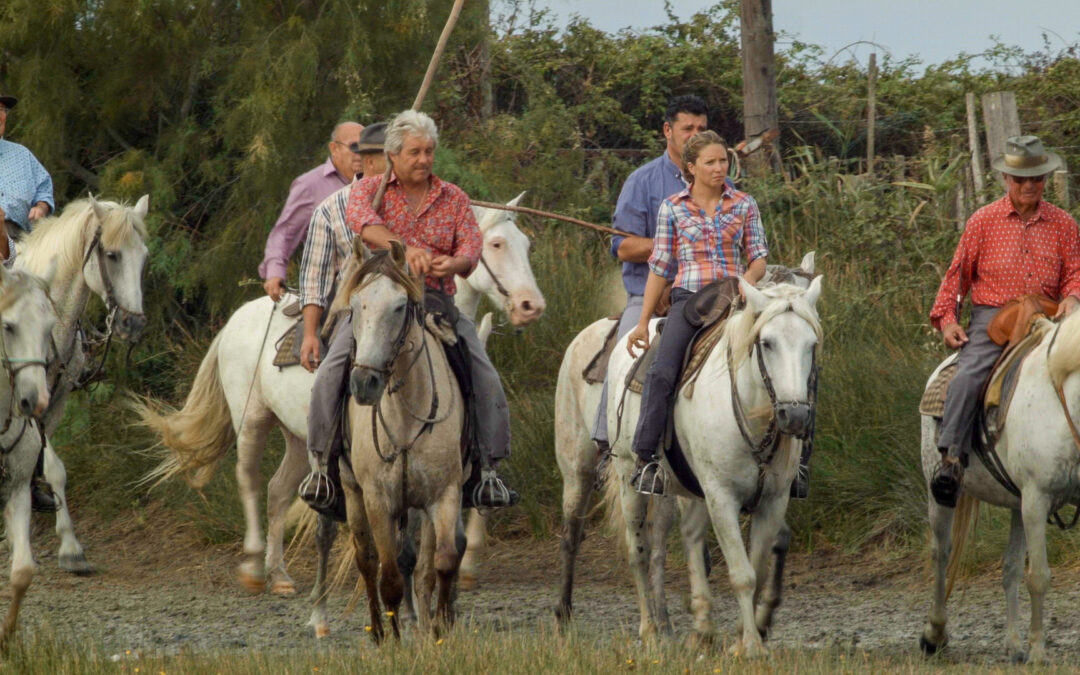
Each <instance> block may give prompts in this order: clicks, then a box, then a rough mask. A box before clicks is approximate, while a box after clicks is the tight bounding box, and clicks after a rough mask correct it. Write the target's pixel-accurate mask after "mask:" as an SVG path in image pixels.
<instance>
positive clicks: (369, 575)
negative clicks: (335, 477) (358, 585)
mask: <svg viewBox="0 0 1080 675" xmlns="http://www.w3.org/2000/svg"><path fill="white" fill-rule="evenodd" d="M342 487H343V488H344V490H345V517H346V520H347V521H348V523H349V532H350V534H351V535H352V543H353V558H354V560H355V561H356V567H357V569H358V570H360V578H361V579H363V580H364V589H365V591H366V594H367V600H368V614H369V615H370V617H371V624H370V625H369V626H368V627H367V629H368V630H369V631H370V632H371V638H372V639H373V640H374V641H375V644H380V643H381V642H382V640H383V637H384V636H385V633H384V631H383V623H382V606H381V605H380V604H379V585H378V581H379V557H378V554H377V552H376V546H375V542H374V540H373V538H372V532H371V523H370V519H369V518H368V512H367V509H366V507H365V504H364V495H363V493H362V492H361V491H360V490H359V489H357V488H356V487H355V486H350V485H349V484H348V483H344V484H343V486H342Z"/></svg>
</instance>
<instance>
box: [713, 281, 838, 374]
mask: <svg viewBox="0 0 1080 675" xmlns="http://www.w3.org/2000/svg"><path fill="white" fill-rule="evenodd" d="M758 290H759V291H761V292H762V293H763V294H765V295H766V296H767V297H768V298H769V299H770V301H769V304H767V305H766V306H765V308H764V309H763V310H762V311H761V312H760V313H759V314H754V313H753V312H750V311H747V310H745V309H744V310H742V311H740V312H737V313H735V314H734V315H732V317H731V318H730V319H728V320H727V323H726V324H724V335H723V337H724V338H726V340H727V343H728V345H730V347H731V355H732V356H731V360H732V364H731V366H732V368H736V369H737V368H738V367H739V365H741V364H742V362H743V360H744V359H746V357H747V356H749V354H750V347H751V346H752V345H753V344H754V341H755V340H756V339H757V336H758V334H759V333H761V328H762V326H764V325H765V324H766V323H768V322H769V321H770V320H772V319H773V318H774V317H776V316H777V315H779V314H783V313H784V312H788V311H792V312H795V314H796V315H797V316H799V317H800V318H801V319H803V320H804V321H806V322H807V323H808V324H810V326H811V327H812V328H813V329H814V334H815V335H817V338H818V344H817V347H816V349H818V350H820V349H821V340H822V333H821V321H820V320H819V319H818V315H817V310H815V309H814V308H813V307H811V306H810V304H809V303H807V302H806V300H805V298H804V297H803V296H804V295H805V294H806V289H804V288H799V287H798V286H793V285H791V284H775V285H771V286H765V287H762V288H759V289H758Z"/></svg>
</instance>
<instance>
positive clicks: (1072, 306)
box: [1054, 295, 1080, 319]
mask: <svg viewBox="0 0 1080 675" xmlns="http://www.w3.org/2000/svg"><path fill="white" fill-rule="evenodd" d="M1077 307H1080V300H1077V299H1076V296H1075V295H1069V296H1066V298H1065V299H1064V300H1062V301H1061V304H1060V305H1058V311H1057V314H1055V315H1054V318H1055V319H1062V318H1064V317H1066V316H1069V315H1070V314H1072V313H1073V311H1074V310H1076V308H1077Z"/></svg>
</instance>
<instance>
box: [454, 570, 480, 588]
mask: <svg viewBox="0 0 1080 675" xmlns="http://www.w3.org/2000/svg"><path fill="white" fill-rule="evenodd" d="M479 585H480V583H479V580H478V579H477V578H476V575H475V574H461V575H459V576H458V588H459V589H460V590H463V591H474V590H476V587H477V586H479Z"/></svg>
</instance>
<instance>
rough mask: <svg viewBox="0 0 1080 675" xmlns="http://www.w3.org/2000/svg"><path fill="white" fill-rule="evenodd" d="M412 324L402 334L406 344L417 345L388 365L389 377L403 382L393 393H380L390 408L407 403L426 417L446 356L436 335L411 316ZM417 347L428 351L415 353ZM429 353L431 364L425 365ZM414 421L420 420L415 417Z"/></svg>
mask: <svg viewBox="0 0 1080 675" xmlns="http://www.w3.org/2000/svg"><path fill="white" fill-rule="evenodd" d="M410 322H411V323H412V326H411V327H410V328H409V332H408V334H407V335H406V338H405V344H406V345H416V349H411V350H409V351H407V352H406V351H405V350H402V351H401V353H399V354H398V356H397V358H396V359H394V363H393V365H392V366H391V378H390V379H391V381H392V382H395V383H396V382H399V381H400V382H402V385H401V388H400V389H398V391H397V392H396V393H394V394H393V395H392V396H391V395H388V394H384V395H383V405H384V406H385V405H386V404H387V403H389V404H390V408H392V409H398V408H400V407H401V406H403V405H407V406H408V407H409V409H411V410H412V411H413V412H414V413H416V414H418V415H421V416H424V417H427V416H428V414H429V413H430V412H431V410H430V408H429V406H430V404H431V399H432V390H433V389H434V388H435V387H437V386H438V383H439V382H442V381H444V379H445V374H444V371H445V369H446V368H447V367H448V366H447V365H446V357H445V355H443V354H442V353H441V351H442V350H441V345H440V344H439V341H438V339H437V338H435V336H433V335H431V334H430V333H428V331H427V330H425V329H424V328H423V327H422V326H421V325H420V324H418V323H417V322H416V321H412V320H410ZM417 349H427V350H428V355H424V354H423V353H420V354H418V353H417V351H416V350H417ZM428 356H430V359H431V360H430V363H431V367H430V368H429V367H428ZM410 421H411V422H412V423H413V424H420V422H417V421H416V420H412V419H411V418H410Z"/></svg>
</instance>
